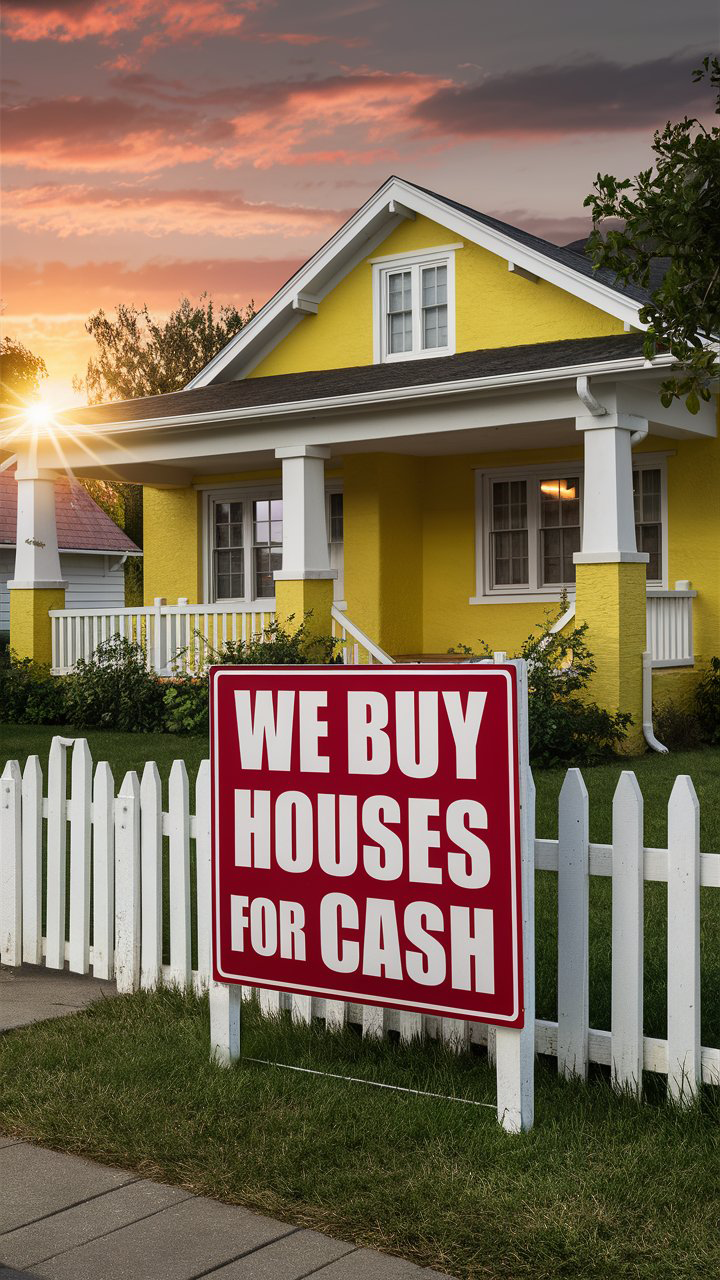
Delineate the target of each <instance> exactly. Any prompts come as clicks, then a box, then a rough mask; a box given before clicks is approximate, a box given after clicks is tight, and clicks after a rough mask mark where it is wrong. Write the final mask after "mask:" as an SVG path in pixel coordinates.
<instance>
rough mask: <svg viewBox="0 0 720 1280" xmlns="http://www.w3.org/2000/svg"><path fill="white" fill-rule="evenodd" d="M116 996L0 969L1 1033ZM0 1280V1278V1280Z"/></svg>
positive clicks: (93, 984)
mask: <svg viewBox="0 0 720 1280" xmlns="http://www.w3.org/2000/svg"><path fill="white" fill-rule="evenodd" d="M116 994H117V991H116V987H115V983H114V982H101V981H100V980H99V978H85V977H82V976H80V975H78V974H74V973H67V972H63V971H61V970H59V969H45V968H44V967H43V968H40V967H39V966H36V965H29V964H24V965H22V966H21V968H19V969H7V968H5V966H4V965H3V966H2V967H0V1032H3V1031H13V1030H14V1029H15V1028H16V1027H27V1026H29V1025H30V1023H31V1022H44V1021H45V1019H46V1018H63V1017H64V1016H65V1014H67V1013H77V1012H78V1010H79V1009H85V1008H86V1007H87V1005H89V1004H92V1003H93V1001H94V1000H101V999H103V997H108V996H114V995H116ZM0 1280H1V1277H0Z"/></svg>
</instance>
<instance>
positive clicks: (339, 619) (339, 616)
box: [330, 605, 395, 667]
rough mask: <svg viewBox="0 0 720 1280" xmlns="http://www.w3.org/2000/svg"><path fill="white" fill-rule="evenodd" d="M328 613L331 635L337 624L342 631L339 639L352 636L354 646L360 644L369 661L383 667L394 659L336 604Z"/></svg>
mask: <svg viewBox="0 0 720 1280" xmlns="http://www.w3.org/2000/svg"><path fill="white" fill-rule="evenodd" d="M330 613H331V617H332V623H333V635H335V628H336V626H338V627H340V629H341V631H342V633H343V634H342V635H341V636H340V639H341V640H343V641H344V640H345V638H346V635H349V636H352V638H353V640H354V641H355V645H356V647H357V645H360V646H361V647H362V648H363V649H366V650H367V652H368V654H369V655H370V660H371V662H372V661H374V662H377V663H379V664H380V666H383V667H385V666H389V665H391V664H392V663H394V661H395V659H394V658H391V657H390V654H389V653H386V652H385V650H384V649H381V648H380V646H379V645H377V644H373V641H372V640H371V639H370V637H369V636H366V635H365V632H364V631H361V630H360V627H358V626H356V625H355V623H354V622H351V621H350V619H349V618H348V616H347V614H345V613H343V612H342V610H340V609H338V608H337V607H336V605H333V606H332V609H331V611H330ZM346 654H347V649H346ZM345 661H346V662H347V661H348V659H347V656H346V657H345Z"/></svg>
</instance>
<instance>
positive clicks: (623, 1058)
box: [610, 770, 644, 1098]
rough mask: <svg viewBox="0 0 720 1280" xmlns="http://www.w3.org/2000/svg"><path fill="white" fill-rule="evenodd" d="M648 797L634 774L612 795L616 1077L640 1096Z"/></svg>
mask: <svg viewBox="0 0 720 1280" xmlns="http://www.w3.org/2000/svg"><path fill="white" fill-rule="evenodd" d="M643 861H644V849H643V797H642V792H641V790H640V788H639V786H638V782H637V778H636V777H635V774H634V773H630V772H629V771H628V770H625V771H624V772H623V773H621V774H620V781H619V782H618V784H617V788H616V790H615V795H614V796H613V851H612V978H611V985H612V996H611V1004H612V1008H611V1016H610V1029H611V1033H612V1077H613V1084H614V1085H615V1087H616V1088H618V1089H626V1090H629V1091H630V1092H631V1093H633V1094H635V1096H636V1097H638V1098H640V1097H641V1095H642V1072H643V888H644V879H643V874H644V869H643Z"/></svg>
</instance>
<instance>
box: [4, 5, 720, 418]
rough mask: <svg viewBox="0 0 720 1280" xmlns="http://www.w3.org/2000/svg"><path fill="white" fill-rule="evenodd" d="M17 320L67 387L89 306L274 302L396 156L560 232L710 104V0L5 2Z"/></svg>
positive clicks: (9, 238)
mask: <svg viewBox="0 0 720 1280" xmlns="http://www.w3.org/2000/svg"><path fill="white" fill-rule="evenodd" d="M3 9H4V52H3V72H4V79H5V85H4V112H3V113H4V126H3V152H4V184H5V195H4V201H3V222H4V231H3V273H2V298H3V302H4V312H3V315H2V325H3V331H4V332H5V333H7V334H9V335H11V336H13V337H16V338H19V339H20V340H21V341H22V342H24V343H25V344H26V345H28V346H29V347H31V349H32V350H33V351H35V352H36V353H37V354H39V355H42V356H43V357H44V358H45V360H46V362H47V365H48V368H49V371H50V375H51V386H52V391H53V394H54V395H55V397H56V398H60V399H61V400H66V401H67V400H72V399H73V398H74V397H73V395H72V391H71V386H70V384H71V379H72V376H73V374H79V375H82V374H83V373H84V371H85V362H86V360H87V357H88V355H89V354H90V352H91V344H90V342H89V340H88V339H87V337H86V336H85V334H84V328H83V325H84V321H85V320H86V318H87V317H88V315H89V314H90V313H91V312H92V311H94V310H96V309H97V308H99V307H104V308H105V309H106V310H111V309H112V308H114V306H115V305H116V304H117V303H118V302H134V303H136V304H138V305H140V304H142V303H143V302H147V303H148V304H149V306H150V307H151V309H152V310H153V311H155V312H156V313H158V314H160V313H167V312H168V311H169V310H170V308H171V307H172V306H173V305H174V304H175V303H176V302H177V300H178V298H179V297H180V296H181V295H182V294H189V295H190V296H192V297H194V298H196V297H197V296H198V295H199V294H200V293H201V292H202V291H203V290H207V291H208V292H209V293H211V294H212V296H213V297H214V299H216V300H217V301H218V302H224V301H232V302H235V303H236V304H242V305H244V304H246V303H247V302H248V301H249V300H250V299H251V298H254V299H255V302H256V304H260V303H262V302H264V301H265V300H266V298H267V297H268V296H269V295H270V294H271V293H272V292H273V291H274V289H275V288H277V286H278V285H280V284H281V283H282V282H283V281H284V280H285V279H286V278H287V276H288V275H290V273H291V272H292V271H293V270H294V269H295V267H296V266H297V265H298V263H299V262H301V261H303V260H304V259H305V258H307V257H308V256H309V255H310V254H311V253H312V252H313V251H314V250H315V249H316V248H317V247H318V246H319V245H320V244H321V243H322V241H324V240H325V239H327V237H328V236H329V235H330V234H331V233H332V232H333V231H334V230H335V229H336V228H337V227H338V226H339V224H340V223H341V222H342V221H343V220H344V218H345V217H346V216H347V215H348V214H349V213H350V212H352V211H353V210H354V209H355V208H357V206H358V205H360V204H361V203H362V202H363V201H364V200H365V199H366V197H367V196H368V195H370V194H371V193H372V191H374V190H375V189H376V188H377V187H378V186H379V185H380V183H381V182H382V181H383V180H384V179H385V178H386V177H387V176H388V174H390V173H397V174H400V175H401V176H403V177H407V178H410V179H411V180H413V181H415V182H419V183H421V184H423V185H425V186H428V187H431V188H433V189H435V190H438V191H441V192H443V193H445V194H447V195H450V196H453V197H454V198H456V199H459V200H461V201H464V202H466V203H468V204H471V205H473V206H474V207H476V208H478V209H481V210H483V211H485V212H487V213H492V214H495V215H498V216H500V217H502V218H505V219H507V220H508V221H510V222H514V223H517V224H518V225H520V226H523V227H527V228H529V229H531V230H534V231H537V232H539V233H540V234H542V235H545V236H547V237H548V238H549V239H551V240H554V241H556V242H557V243H560V244H562V243H566V242H567V241H569V240H571V239H573V238H575V237H577V236H578V235H580V234H582V233H583V232H584V231H585V230H586V229H587V226H588V224H587V221H586V219H585V217H584V216H583V209H582V201H583V198H584V196H585V195H586V194H587V192H588V191H589V190H590V188H591V186H592V181H593V178H594V176H595V174H596V172H597V171H598V170H604V171H605V170H609V171H611V172H615V173H628V174H633V173H635V172H637V171H638V169H640V168H642V167H643V166H644V165H647V164H648V163H649V159H650V151H649V141H650V137H651V134H652V130H653V129H654V128H655V127H656V126H658V125H662V124H663V123H664V122H665V121H666V120H667V119H668V118H678V117H680V116H682V115H683V114H684V113H685V112H688V113H693V114H696V113H697V112H701V113H703V114H708V115H709V112H710V95H709V93H708V90H707V87H705V88H704V89H702V88H700V90H698V88H696V87H695V86H693V85H692V83H691V79H690V72H691V70H692V68H693V67H694V66H696V65H697V64H698V62H699V61H700V60H701V58H702V57H703V56H704V55H705V54H706V53H710V52H713V51H714V50H715V49H716V48H717V44H718V18H717V13H718V10H717V0H685V2H684V3H682V4H679V3H678V2H677V0H603V3H602V4H599V5H595V4H590V3H588V2H587V0H544V2H543V0H175V2H171V3H162V0H3Z"/></svg>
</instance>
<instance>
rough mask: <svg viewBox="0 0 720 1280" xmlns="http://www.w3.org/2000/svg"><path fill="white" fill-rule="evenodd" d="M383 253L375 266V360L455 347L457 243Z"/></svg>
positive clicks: (444, 351) (445, 351)
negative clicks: (389, 254) (390, 254)
mask: <svg viewBox="0 0 720 1280" xmlns="http://www.w3.org/2000/svg"><path fill="white" fill-rule="evenodd" d="M461 247H462V246H455V245H451V246H448V248H447V249H446V250H445V251H444V252H442V251H437V250H431V249H428V250H422V251H420V252H418V253H417V254H414V255H413V254H403V255H401V256H400V257H397V258H391V259H387V258H381V259H378V260H377V262H376V265H375V266H374V267H373V272H374V275H373V289H374V298H375V303H374V305H375V315H376V324H375V360H376V361H383V360H407V359H417V358H419V357H424V356H435V355H439V356H444V355H450V354H451V353H452V352H453V351H454V350H455V314H454V289H455V255H454V252H451V250H454V249H455V248H461Z"/></svg>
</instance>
